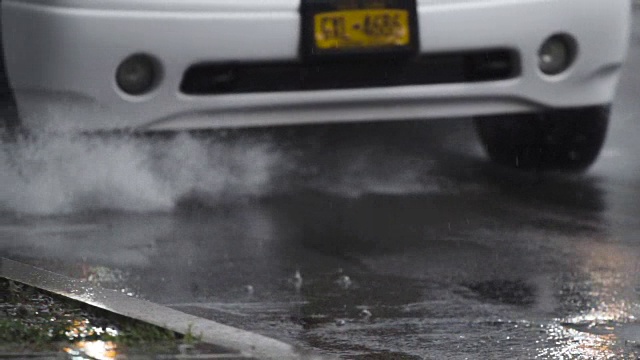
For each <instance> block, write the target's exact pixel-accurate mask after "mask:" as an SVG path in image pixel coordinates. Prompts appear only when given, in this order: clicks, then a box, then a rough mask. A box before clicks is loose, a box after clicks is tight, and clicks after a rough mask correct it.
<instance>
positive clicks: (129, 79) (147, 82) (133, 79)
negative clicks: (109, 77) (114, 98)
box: [116, 54, 158, 95]
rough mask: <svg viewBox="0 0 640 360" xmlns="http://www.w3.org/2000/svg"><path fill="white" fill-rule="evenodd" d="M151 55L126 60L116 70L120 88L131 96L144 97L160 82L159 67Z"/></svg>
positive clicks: (130, 57)
mask: <svg viewBox="0 0 640 360" xmlns="http://www.w3.org/2000/svg"><path fill="white" fill-rule="evenodd" d="M156 64H157V63H156V61H155V60H154V59H153V58H152V57H151V56H149V55H144V54H137V55H132V56H129V57H128V58H126V59H125V60H124V61H123V62H122V63H121V64H120V65H119V66H118V69H117V70H116V83H117V84H118V87H120V89H121V90H122V91H124V92H125V93H127V94H129V95H142V94H145V93H147V92H149V91H151V90H152V89H153V87H154V86H155V85H156V82H157V80H158V66H157V65H156Z"/></svg>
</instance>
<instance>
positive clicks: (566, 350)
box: [537, 325, 616, 360]
mask: <svg viewBox="0 0 640 360" xmlns="http://www.w3.org/2000/svg"><path fill="white" fill-rule="evenodd" d="M545 340H546V341H545V343H546V344H548V345H549V346H548V348H544V349H539V350H538V354H537V357H539V358H543V359H561V360H562V359H611V358H615V356H616V353H615V352H614V350H613V347H614V345H615V343H616V337H615V335H613V334H603V335H596V334H591V333H587V332H582V331H578V330H575V329H571V328H568V327H565V326H562V325H554V326H551V327H549V328H548V331H547V338H546V339H545Z"/></svg>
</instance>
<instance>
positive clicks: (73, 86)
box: [0, 0, 632, 169]
mask: <svg viewBox="0 0 640 360" xmlns="http://www.w3.org/2000/svg"><path fill="white" fill-rule="evenodd" d="M0 2H1V11H2V40H3V50H4V60H5V62H4V68H5V69H4V71H6V75H7V76H8V82H5V83H6V84H5V85H6V86H5V88H6V89H4V91H0V93H5V94H12V95H13V97H14V99H15V103H16V105H17V109H18V112H19V115H20V116H19V117H20V121H21V125H22V126H23V127H26V128H27V129H45V130H51V129H54V130H56V131H60V130H65V131H66V130H73V131H94V130H109V129H131V130H136V131H156V130H190V129H203V128H218V127H247V126H273V125H285V124H303V123H329V122H351V121H375V120H400V119H429V118H448V117H466V116H474V117H476V124H477V128H478V130H479V131H478V132H479V134H480V138H481V140H482V141H483V143H484V145H485V147H486V149H487V152H488V154H489V155H490V157H491V158H492V159H494V160H496V161H498V162H500V163H504V164H510V165H513V166H518V167H540V168H559V169H584V168H586V167H588V166H589V165H590V164H591V163H592V162H593V161H594V160H595V159H596V157H597V155H598V152H599V150H600V147H601V145H602V143H603V139H604V136H605V133H606V128H607V123H608V119H609V106H610V104H611V102H612V99H613V98H614V94H615V88H616V84H617V82H618V78H619V76H620V71H621V67H622V65H623V61H624V60H625V57H626V51H627V47H628V43H629V34H630V20H631V6H632V4H631V2H630V0H607V1H603V0H0Z"/></svg>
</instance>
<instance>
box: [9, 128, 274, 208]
mask: <svg viewBox="0 0 640 360" xmlns="http://www.w3.org/2000/svg"><path fill="white" fill-rule="evenodd" d="M0 150H2V151H0V185H1V186H0V210H1V211H9V212H16V213H22V214H29V215H52V214H65V213H66V214H68V213H75V212H81V211H94V210H95V211H101V210H114V211H140V212H151V211H161V212H163V211H171V210H172V209H173V207H174V206H175V204H176V202H177V201H178V200H179V199H180V198H181V197H182V196H185V195H187V194H189V193H190V192H193V191H198V192H201V193H205V194H207V195H209V196H212V197H216V196H220V195H222V194H225V193H227V192H229V191H232V192H234V193H240V194H250V195H260V194H262V193H264V192H266V191H269V189H270V183H271V179H272V172H273V171H274V170H273V169H274V168H275V165H277V163H278V162H279V161H280V156H279V154H278V152H277V151H276V150H275V149H274V148H273V146H272V144H271V143H270V142H269V141H259V142H256V141H235V142H230V143H225V142H216V141H211V140H208V141H207V140H202V139H198V138H195V137H193V136H191V135H188V134H181V135H179V136H177V137H174V138H173V139H170V140H169V139H165V140H163V141H152V140H149V139H141V138H132V137H120V138H115V137H69V136H51V137H44V136H43V137H40V138H38V139H36V140H34V139H31V140H21V141H18V142H15V143H4V144H2V143H0Z"/></svg>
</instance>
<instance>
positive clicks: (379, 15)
mask: <svg viewBox="0 0 640 360" xmlns="http://www.w3.org/2000/svg"><path fill="white" fill-rule="evenodd" d="M314 37H315V43H316V47H317V48H318V49H321V50H329V49H336V50H340V49H354V48H355V49H368V48H381V47H382V48H384V47H403V46H407V45H409V44H410V42H411V28H410V21H409V11H407V10H399V9H358V10H342V11H333V12H322V13H318V14H315V16H314Z"/></svg>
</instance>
